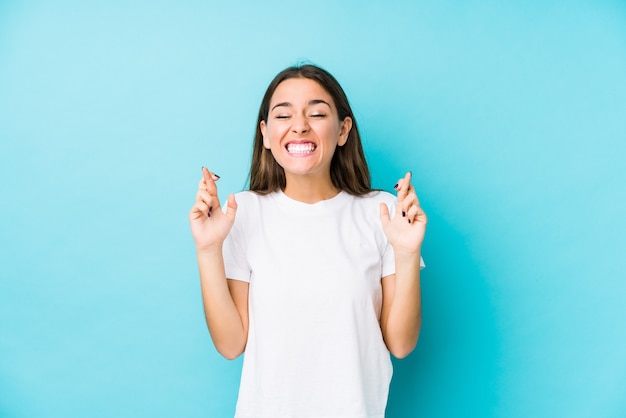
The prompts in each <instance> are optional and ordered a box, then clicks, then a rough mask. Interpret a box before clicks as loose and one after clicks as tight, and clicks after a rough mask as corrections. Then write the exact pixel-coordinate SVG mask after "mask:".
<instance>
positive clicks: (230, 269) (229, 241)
mask: <svg viewBox="0 0 626 418" xmlns="http://www.w3.org/2000/svg"><path fill="white" fill-rule="evenodd" d="M241 218H242V217H241V216H239V217H238V219H236V220H235V224H234V225H233V227H232V228H231V230H230V233H229V234H228V236H227V237H226V239H225V240H224V245H223V246H222V256H223V257H224V271H225V272H226V278H228V279H233V280H240V281H244V282H250V267H249V265H248V262H247V258H246V250H245V245H244V241H243V235H242V233H241V230H240V228H241V225H240V223H238V222H237V221H238V220H239V219H241Z"/></svg>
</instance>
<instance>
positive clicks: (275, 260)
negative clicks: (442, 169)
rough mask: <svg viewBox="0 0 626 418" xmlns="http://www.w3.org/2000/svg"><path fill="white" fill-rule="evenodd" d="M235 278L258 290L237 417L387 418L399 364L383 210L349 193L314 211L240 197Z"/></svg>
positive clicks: (278, 200) (232, 252)
mask: <svg viewBox="0 0 626 418" xmlns="http://www.w3.org/2000/svg"><path fill="white" fill-rule="evenodd" d="M236 199H237V204H238V210H237V216H236V218H235V223H234V225H233V228H232V230H231V232H230V234H229V236H228V238H227V239H226V241H225V242H224V249H223V253H224V264H225V268H226V277H228V278H229V279H235V280H243V281H246V282H249V283H250V287H249V299H248V309H249V321H250V327H249V331H248V342H247V345H246V351H245V354H244V360H243V370H242V375H241V383H240V388H239V398H238V401H237V412H236V415H235V417H236V418H253V417H254V418H287V417H289V418H294V417H299V418H305V417H306V418H383V417H384V414H385V407H386V404H387V395H388V391H389V383H390V381H391V374H392V366H391V359H390V355H389V351H388V350H387V347H386V346H385V343H384V341H383V338H382V333H381V329H380V324H379V319H380V313H381V306H382V288H381V278H382V277H385V276H387V275H390V274H393V273H394V272H395V263H394V254H393V249H392V248H391V246H390V245H389V243H388V242H387V239H386V237H385V235H384V233H383V230H382V225H381V222H380V216H379V203H380V202H385V203H387V204H388V206H389V207H390V212H391V213H392V214H393V210H394V207H395V202H396V198H395V197H394V196H393V195H391V194H390V193H387V192H372V193H370V194H368V195H366V196H364V197H355V196H352V195H350V194H348V193H346V192H340V193H339V194H338V195H337V196H335V197H334V198H332V199H329V200H324V201H321V202H318V203H315V204H307V203H303V202H299V201H296V200H293V199H291V198H289V197H287V196H286V195H285V194H284V193H283V192H281V191H278V192H274V193H271V194H269V195H265V196H263V195H258V194H256V193H253V192H249V191H247V192H241V193H239V194H237V196H236Z"/></svg>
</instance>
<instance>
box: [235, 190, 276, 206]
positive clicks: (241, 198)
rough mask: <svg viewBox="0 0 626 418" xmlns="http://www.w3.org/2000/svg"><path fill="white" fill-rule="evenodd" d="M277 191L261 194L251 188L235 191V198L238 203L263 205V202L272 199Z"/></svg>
mask: <svg viewBox="0 0 626 418" xmlns="http://www.w3.org/2000/svg"><path fill="white" fill-rule="evenodd" d="M275 193H276V192H273V193H268V194H260V193H256V192H253V191H251V190H244V191H242V192H239V193H235V200H236V201H237V205H243V206H247V205H252V206H254V205H262V204H263V203H265V202H267V201H269V200H270V199H272V198H273V196H274V194H275Z"/></svg>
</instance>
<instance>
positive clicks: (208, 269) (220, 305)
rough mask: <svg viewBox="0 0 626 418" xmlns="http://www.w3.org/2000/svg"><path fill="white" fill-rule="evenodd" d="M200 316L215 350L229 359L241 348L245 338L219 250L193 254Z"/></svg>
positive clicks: (244, 331)
mask: <svg viewBox="0 0 626 418" xmlns="http://www.w3.org/2000/svg"><path fill="white" fill-rule="evenodd" d="M197 257H198V268H199V271H200V283H201V287H202V301H203V304H204V314H205V317H206V322H207V325H208V328H209V332H210V333H211V338H212V339H213V343H214V344H215V347H216V348H217V350H218V351H219V352H220V354H222V355H223V356H224V357H226V358H229V359H233V358H236V357H237V356H239V355H240V354H241V353H242V352H243V351H244V348H245V345H246V340H247V335H246V330H245V328H244V325H243V322H242V319H241V315H240V314H239V311H238V310H237V307H236V305H235V303H234V301H233V297H232V295H231V293H230V291H229V288H228V283H227V280H226V274H225V272H224V260H223V258H222V249H221V248H213V249H209V250H203V251H197Z"/></svg>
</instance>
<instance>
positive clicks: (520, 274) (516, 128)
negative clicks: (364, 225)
mask: <svg viewBox="0 0 626 418" xmlns="http://www.w3.org/2000/svg"><path fill="white" fill-rule="evenodd" d="M87 3H89V4H87ZM126 3H133V5H128V4H126ZM212 3H213V4H211V2H201V1H182V2H165V1H160V2H148V1H145V2H141V1H140V2H125V1H124V2H123V1H118V2H112V1H101V2H78V1H76V2H73V3H72V2H68V1H54V2H53V1H49V2H48V1H11V0H4V1H2V2H0V184H1V186H0V211H1V212H0V213H1V218H0V244H1V247H0V416H2V417H7V418H8V417H11V418H13V417H87V416H88V417H125V416H127V417H142V416H145V417H173V416H180V417H216V418H221V417H229V416H232V412H233V410H234V403H235V399H236V389H237V385H238V378H239V370H240V360H237V361H234V362H228V361H227V360H224V359H222V358H221V357H219V355H218V354H217V353H216V352H215V349H214V348H213V346H212V344H211V341H210V338H209V335H208V332H207V331H206V327H205V324H204V319H203V314H202V307H201V299H200V293H199V282H198V279H197V271H196V266H195V260H194V248H193V243H192V240H191V237H190V234H189V231H188V225H187V212H188V210H189V208H190V206H191V204H192V202H193V199H194V193H195V189H196V184H197V181H198V179H199V175H200V167H201V166H202V165H206V166H208V167H210V168H212V169H213V170H214V171H216V172H217V173H218V174H220V175H221V176H222V180H221V181H220V184H221V186H222V189H221V191H222V193H223V194H224V195H225V194H226V193H227V192H234V191H238V190H241V189H242V187H243V186H244V183H245V178H246V174H247V170H248V168H247V167H248V166H247V164H248V161H249V151H250V148H251V145H250V144H251V137H252V133H253V130H254V121H255V114H256V112H257V107H258V105H259V103H260V100H261V95H262V93H263V91H264V89H265V87H266V85H267V83H269V81H270V79H271V78H272V77H273V76H274V74H275V73H277V72H278V71H279V70H281V69H282V68H283V67H285V66H287V65H290V64H293V63H295V62H297V61H298V60H299V59H308V60H310V61H312V62H315V63H317V64H320V65H322V66H324V67H325V68H327V69H329V70H330V71H331V72H332V73H333V74H335V76H336V77H337V78H338V79H339V81H340V82H341V83H342V84H343V86H344V88H345V89H346V91H347V93H348V95H349V97H350V99H351V102H352V105H353V107H354V109H355V112H356V115H357V118H358V122H359V124H360V127H361V130H362V134H363V136H364V137H365V140H364V141H365V146H366V148H367V154H368V156H369V159H370V164H371V167H372V171H373V176H374V182H375V185H376V186H377V187H381V188H386V189H391V187H392V186H393V184H394V183H395V181H396V179H397V178H398V177H399V176H401V175H402V174H403V172H404V171H405V170H409V169H411V170H413V173H414V178H415V182H416V187H417V190H418V193H419V195H420V198H421V200H422V203H423V206H424V208H425V209H426V211H427V212H428V214H429V215H430V225H429V230H428V236H427V241H426V243H425V244H424V258H425V259H426V262H427V264H428V268H427V269H426V270H425V271H424V274H423V285H422V287H423V299H424V325H423V330H422V335H421V339H420V342H419V344H418V347H417V349H416V351H415V352H414V353H413V354H412V355H411V356H410V357H409V358H408V359H405V360H402V361H397V362H395V377H394V381H393V384H392V392H391V397H390V404H389V407H388V416H389V417H390V418H406V417H462V416H463V417H465V416H471V417H514V418H517V417H519V418H525V417H623V416H626V395H625V394H626V309H625V308H624V307H623V305H624V299H625V298H626V280H625V279H626V274H624V254H625V253H626V251H625V250H626V244H625V243H626V240H625V239H624V234H625V233H626V192H625V190H626V168H625V167H626V164H625V161H626V3H624V2H623V1H617V0H615V1H608V0H598V1H577V0H575V1H560V2H558V1H556V2H555V1H547V2H539V1H537V2H532V1H531V2H528V1H518V2H512V1H505V2H498V1H480V0H476V1H443V2H442V1H408V0H407V1H391V2H384V3H383V2H382V1H381V2H361V1H342V2H338V1H327V0H321V1H316V2H313V3H306V4H304V3H303V4H300V2H293V1H292V2H285V3H284V4H283V3H281V2H275V1H265V2H256V1H255V2H253V1H248V2H243V1H238V2H237V1H235V2H217V1H215V2H212Z"/></svg>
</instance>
